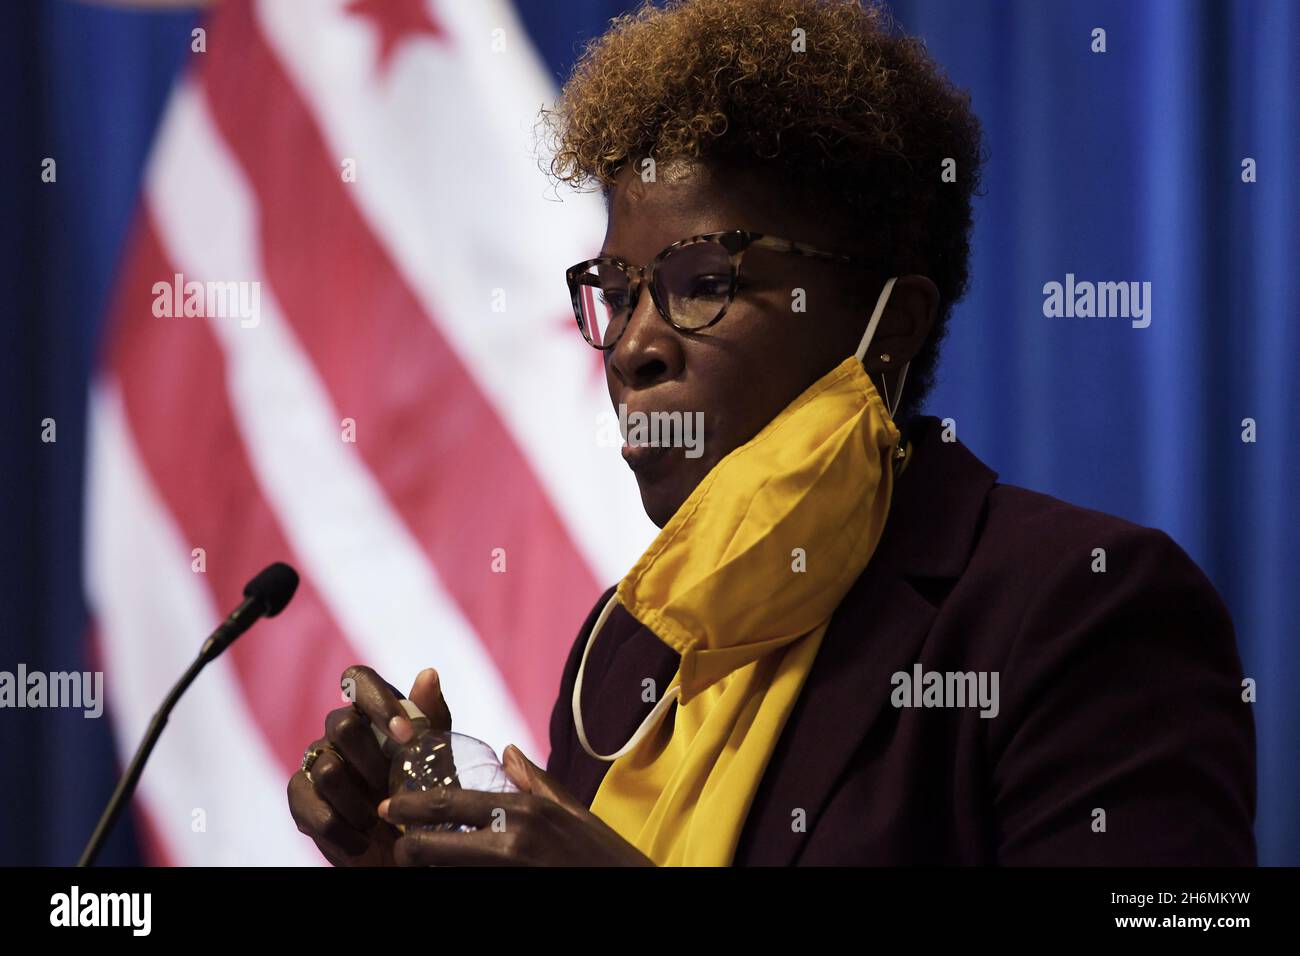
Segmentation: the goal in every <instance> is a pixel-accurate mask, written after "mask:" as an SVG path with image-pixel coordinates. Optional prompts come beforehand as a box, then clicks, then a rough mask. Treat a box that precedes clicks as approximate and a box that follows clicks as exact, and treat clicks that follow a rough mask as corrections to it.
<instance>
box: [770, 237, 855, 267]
mask: <svg viewBox="0 0 1300 956" xmlns="http://www.w3.org/2000/svg"><path fill="white" fill-rule="evenodd" d="M750 245H751V246H755V247H757V248H759V249H771V250H772V251H774V252H792V253H794V254H795V255H799V256H808V257H809V258H812V259H829V260H831V261H834V262H856V261H857V260H856V258H855V257H854V256H847V255H845V254H844V253H842V252H828V251H826V250H825V249H818V248H816V247H815V246H809V245H805V244H804V243H802V242H794V241H792V240H788V239H778V238H776V237H775V236H760V237H759V238H757V239H755V240H754V241H753V242H752V243H750Z"/></svg>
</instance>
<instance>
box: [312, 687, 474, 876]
mask: <svg viewBox="0 0 1300 956" xmlns="http://www.w3.org/2000/svg"><path fill="white" fill-rule="evenodd" d="M342 687H343V688H344V689H345V691H350V692H351V693H350V695H349V696H350V697H351V698H352V701H353V703H352V705H351V706H350V707H340V708H339V709H338V710H332V711H330V712H329V714H327V715H326V717H325V736H324V737H322V738H321V739H319V740H316V741H314V742H313V743H312V744H311V749H313V750H320V751H321V754H320V756H318V757H317V758H316V760H315V762H314V763H313V764H312V765H311V771H310V775H309V774H307V773H304V772H303V771H301V770H299V771H298V772H297V773H295V774H294V775H293V776H292V777H290V778H289V812H290V813H292V814H293V820H294V822H295V823H296V824H297V825H298V829H299V830H300V831H301V832H303V833H305V834H307V836H309V837H311V838H312V839H313V840H314V841H315V842H316V846H317V847H318V848H319V849H320V851H321V853H322V854H323V855H324V856H325V858H326V859H327V860H329V861H330V862H331V863H333V864H334V865H335V866H392V865H394V862H393V843H394V842H395V841H396V840H397V838H398V837H399V836H401V834H400V833H399V832H398V831H397V829H396V828H395V827H393V826H392V825H391V824H388V823H385V822H384V821H383V820H381V819H380V818H379V816H378V814H376V812H375V808H376V807H377V806H378V805H379V802H380V801H381V800H383V799H384V798H386V797H387V796H388V758H387V757H385V756H384V753H383V751H382V750H380V748H379V742H378V741H377V740H376V739H375V735H374V732H373V731H372V730H371V724H374V726H376V727H382V728H384V729H385V732H386V733H387V734H388V735H389V736H390V737H392V738H393V739H394V740H396V741H397V742H398V743H405V742H406V741H408V740H410V739H411V734H412V727H411V721H410V719H409V718H408V717H407V716H406V711H405V710H403V709H402V705H401V704H400V703H399V699H398V697H397V695H396V694H394V693H393V691H392V689H391V688H390V687H389V685H388V683H387V681H385V680H384V679H383V678H382V677H380V676H379V675H378V674H376V673H375V672H374V671H373V670H371V669H370V668H369V667H361V666H353V667H349V668H348V669H347V670H346V671H344V672H343V678H342ZM408 696H409V697H410V699H411V700H412V701H413V702H414V703H415V706H417V707H419V708H420V710H421V711H422V712H423V713H424V715H425V716H426V717H428V718H429V722H430V724H431V726H432V727H433V728H434V729H435V730H451V711H450V710H448V708H447V703H446V701H444V700H443V697H442V687H441V685H440V684H439V682H438V672H437V671H435V670H434V669H433V668H431V667H429V668H426V669H425V670H422V671H421V672H420V673H419V675H418V676H417V677H416V678H415V684H414V685H412V687H411V693H410V694H409V695H408Z"/></svg>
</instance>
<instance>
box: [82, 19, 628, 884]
mask: <svg viewBox="0 0 1300 956" xmlns="http://www.w3.org/2000/svg"><path fill="white" fill-rule="evenodd" d="M193 43H194V46H193V52H192V54H191V58H190V67H189V69H188V70H187V71H186V72H185V74H184V76H183V78H182V79H181V81H180V82H179V83H178V85H177V87H176V89H175V90H174V91H173V93H172V96H171V99H170V102H169V104H168V107H167V110H166V114H165V118H164V122H163V125H162V129H161V131H160V133H159V135H158V138H157V140H156V142H155V144H154V147H153V150H152V153H151V156H150V160H149V163H148V168H147V170H146V173H145V181H144V186H143V190H142V198H141V202H140V206H139V210H138V213H137V215H136V219H135V224H134V227H133V234H132V236H131V239H130V241H129V243H128V247H127V251H126V254H125V256H124V258H123V261H122V264H121V269H120V274H119V276H118V278H117V282H116V293H115V295H114V299H113V304H112V307H111V314H110V317H109V326H108V331H107V333H106V340H105V345H104V348H103V350H102V356H101V360H100V363H99V367H98V370H97V374H96V378H95V382H94V386H93V388H92V393H91V403H90V413H89V414H90V422H91V426H90V434H91V439H90V452H89V466H88V478H87V481H88V488H87V496H86V502H87V503H86V508H87V513H86V537H87V543H86V550H85V554H86V558H85V561H86V567H85V577H86V582H87V589H88V598H89V603H90V606H91V609H92V615H93V622H94V629H93V635H94V648H95V654H96V656H97V658H98V666H99V667H100V668H102V669H103V670H104V672H105V690H106V693H107V696H108V701H109V712H110V713H111V714H112V715H113V718H114V722H115V723H114V738H115V741H116V745H117V749H118V753H119V756H120V757H121V759H122V760H123V762H125V761H126V760H128V759H129V758H130V755H131V754H132V753H133V752H134V749H135V747H136V745H137V744H138V742H139V740H140V738H141V737H142V735H143V733H144V731H145V728H146V727H147V724H148V722H149V720H150V718H151V716H152V714H153V712H154V710H155V709H156V708H157V706H158V705H159V704H160V702H161V700H162V698H163V696H164V695H165V693H166V692H167V690H168V689H169V688H170V686H171V685H172V683H173V682H174V681H175V680H176V679H177V677H179V675H180V674H181V673H182V671H183V670H184V668H185V667H186V666H187V665H188V664H189V662H190V661H191V660H192V659H193V657H194V655H195V653H196V652H197V650H198V647H199V644H200V642H201V640H202V638H203V637H204V636H205V635H206V634H207V633H208V632H209V631H211V629H212V628H213V627H214V626H215V625H216V624H217V623H218V622H219V621H220V619H221V617H222V615H223V614H224V613H226V612H227V611H228V610H229V609H230V608H231V607H233V606H234V605H235V604H236V603H238V600H239V599H240V596H241V593H242V588H243V585H244V583H245V581H246V580H247V579H248V578H250V577H251V576H252V575H253V574H255V573H256V572H257V571H258V570H260V569H261V568H262V567H263V566H265V565H266V564H268V563H270V562H272V561H276V560H284V561H287V562H289V563H290V564H292V565H293V566H294V567H296V568H297V569H298V571H299V572H300V574H301V575H302V583H301V585H300V587H299V589H298V592H297V595H296V596H295V598H294V600H293V601H292V602H291V604H290V605H289V607H288V608H287V609H286V611H285V612H284V613H283V614H282V615H281V616H280V617H277V618H275V619H274V620H273V621H270V622H266V623H263V624H261V625H259V626H258V627H257V628H256V629H255V630H254V631H253V632H251V633H249V634H248V635H246V636H244V637H243V638H241V639H240V640H239V641H237V642H236V643H235V644H234V645H233V646H232V647H231V649H230V650H229V651H228V652H227V653H226V654H225V655H224V656H223V657H222V658H220V659H218V660H217V661H216V662H215V663H214V664H212V665H211V666H209V667H208V669H207V670H206V671H205V672H204V673H203V675H202V676H201V678H200V679H199V680H198V681H197V682H196V683H195V684H194V686H193V687H191V688H190V690H189V691H188V693H187V695H186V696H185V698H184V699H183V700H182V701H181V703H180V704H179V706H178V707H177V709H176V711H175V713H174V714H173V716H172V719H171V722H170V726H169V728H168V730H167V731H166V733H165V734H164V735H163V738H162V740H161V742H160V744H159V745H158V748H157V749H156V751H155V752H154V755H153V757H152V758H151V761H150V764H149V766H148V768H147V770H146V772H145V774H144V776H143V778H142V780H141V783H140V788H139V791H138V795H137V808H138V816H137V819H138V821H139V822H140V823H141V824H142V825H143V826H142V831H143V834H144V839H145V843H146V849H147V856H148V857H149V858H150V859H151V860H152V861H153V862H156V863H167V864H182V865H200V864H213V865H229V864H241V865H249V864H313V863H320V862H321V861H322V858H321V857H320V855H319V854H318V853H317V852H316V850H315V848H314V846H313V845H312V844H311V842H310V841H309V840H308V839H307V838H305V837H303V836H302V835H301V834H299V833H298V832H297V830H296V828H295V826H294V824H293V821H292V819H291V818H290V815H289V810H288V804H287V798H286V793H285V791H286V786H287V784H288V781H289V778H290V776H291V774H292V773H293V772H294V771H295V770H296V769H297V768H298V766H299V762H300V760H301V757H302V753H303V751H304V749H305V748H306V747H307V745H308V744H310V743H311V742H312V741H314V740H316V739H317V738H319V737H321V736H323V733H324V718H325V715H326V713H327V712H328V711H329V710H331V709H333V708H336V707H340V706H344V702H343V700H342V697H341V693H340V688H339V679H340V676H341V674H342V672H343V670H344V669H345V668H346V667H348V666H349V665H352V664H358V663H364V664H369V665H370V666H372V667H374V668H375V669H376V670H377V671H378V672H379V673H380V674H381V675H382V676H384V677H385V678H387V679H388V680H389V681H390V682H391V683H393V684H394V685H396V686H398V687H399V688H401V689H403V690H405V689H407V688H408V687H409V685H410V683H411V681H412V680H413V679H414V677H415V675H416V673H417V672H418V671H419V670H420V669H422V668H424V667H426V666H433V667H436V668H437V669H438V671H439V673H440V675H441V678H442V684H443V687H444V692H445V694H446V696H447V700H448V703H449V705H450V708H451V712H452V716H453V722H454V728H455V729H456V730H457V731H459V732H462V733H466V734H469V735H471V736H474V737H478V738H480V739H482V740H484V741H486V742H487V743H488V744H489V745H491V746H492V747H493V748H494V749H495V750H496V751H497V752H498V753H500V751H501V750H502V748H503V747H504V746H505V745H506V744H507V743H515V744H517V745H518V746H519V747H520V748H521V749H522V750H523V751H524V752H525V753H526V754H528V755H529V756H530V757H533V759H534V760H535V761H537V762H538V763H542V762H544V760H545V757H546V755H547V751H548V749H549V744H548V739H547V725H548V721H549V716H550V712H551V707H552V705H553V704H554V702H555V695H556V692H557V688H558V683H559V675H560V671H561V668H562V665H563V662H564V658H565V655H566V654H567V652H568V650H569V648H570V646H571V645H572V642H573V640H574V637H575V635H576V633H577V629H578V627H579V626H580V624H581V622H582V620H583V618H584V617H585V615H586V614H587V613H588V612H589V611H590V609H591V606H592V605H593V603H594V602H595V600H596V598H597V597H598V596H599V594H600V592H601V591H602V590H603V589H604V588H605V587H607V586H609V585H610V584H612V583H613V582H614V581H616V580H617V579H618V578H619V577H620V576H621V575H622V574H623V573H624V572H625V571H626V569H627V568H628V567H629V566H630V565H631V563H632V562H633V561H634V560H635V558H636V556H637V555H638V554H639V553H640V551H641V550H642V549H643V548H644V546H645V545H646V544H647V543H648V542H649V540H650V539H651V537H652V535H653V531H654V529H653V527H652V526H651V525H650V524H649V522H648V520H647V519H646V518H645V516H644V514H643V512H642V510H641V507H640V504H639V500H638V498H637V495H636V487H635V483H634V482H633V481H632V479H631V477H630V475H628V473H627V471H626V468H625V466H624V465H623V463H622V461H621V459H620V457H619V455H618V454H617V452H616V450H614V449H611V448H609V447H605V446H606V445H607V444H608V443H607V442H602V441H601V440H600V439H599V435H600V432H601V423H602V421H603V420H604V417H606V416H607V415H608V396H607V393H606V390H605V386H604V376H603V369H602V366H601V362H600V356H599V354H598V353H597V352H596V351H595V350H592V349H590V348H589V347H587V346H586V345H584V344H583V342H582V341H581V339H580V335H579V333H578V330H577V328H576V324H575V323H574V320H573V315H572V311H571V309H570V308H569V304H568V298H567V292H566V290H565V287H564V280H563V271H564V268H565V266H567V265H568V264H570V263H572V262H576V261H578V260H580V259H584V258H587V257H589V256H591V255H593V254H595V251H596V250H598V248H599V246H600V241H601V235H602V232H603V227H604V221H603V207H602V204H601V202H600V201H599V199H597V198H595V197H594V196H592V195H590V194H576V195H575V194H572V193H570V192H569V190H568V189H567V187H563V186H560V187H557V186H556V185H555V184H554V183H552V182H551V181H550V180H549V179H548V177H547V176H546V174H545V172H544V169H543V167H544V165H545V161H546V160H545V152H544V141H542V140H540V139H539V135H538V111H539V109H540V108H541V107H542V106H543V105H544V104H546V103H548V102H550V101H551V100H552V99H553V98H554V96H555V94H556V90H555V89H554V84H553V83H552V82H551V81H550V80H549V78H548V77H547V76H546V75H545V73H544V71H543V69H542V68H541V66H540V64H539V62H538V59H537V56H536V54H535V52H534V51H533V50H532V49H531V48H530V46H529V42H528V37H527V35H526V32H525V31H524V29H523V28H522V26H521V25H520V23H519V22H518V20H517V18H516V16H515V13H514V10H513V8H512V7H511V5H510V4H509V3H506V2H503V0H487V2H475V3H461V2H452V0H438V2H434V0H383V2H377V0H329V2H319V3H313V4H310V5H306V4H297V3H295V4H285V3H275V2H269V0H268V2H263V3H251V2H246V0H228V2H225V3H222V4H219V5H217V6H216V7H215V9H214V11H213V13H212V15H211V17H210V18H209V19H208V20H207V21H205V22H204V24H203V25H202V27H200V28H199V30H198V31H196V33H195V35H194V37H193Z"/></svg>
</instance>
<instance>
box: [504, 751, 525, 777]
mask: <svg viewBox="0 0 1300 956" xmlns="http://www.w3.org/2000/svg"><path fill="white" fill-rule="evenodd" d="M505 763H506V766H507V767H509V768H510V769H511V770H513V771H514V772H515V773H516V774H523V773H524V760H523V754H521V753H520V752H519V748H518V747H516V746H515V745H514V744H510V746H508V747H506V754H505Z"/></svg>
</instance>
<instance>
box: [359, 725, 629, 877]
mask: <svg viewBox="0 0 1300 956" xmlns="http://www.w3.org/2000/svg"><path fill="white" fill-rule="evenodd" d="M504 763H505V769H506V773H507V774H508V775H509V777H510V779H511V780H512V781H513V782H514V784H515V786H517V787H518V788H519V789H520V790H521V791H522V792H521V793H486V792H483V791H480V790H461V789H458V788H450V787H449V788H439V789H437V790H426V791H423V792H415V791H412V792H409V793H399V794H398V795H397V796H395V797H392V798H390V799H388V800H385V801H384V802H383V803H381V804H380V805H379V815H380V816H381V817H383V818H384V819H385V820H387V821H388V822H390V823H402V824H408V825H410V824H413V825H414V826H408V827H407V830H406V832H405V833H404V834H403V835H402V836H401V837H400V838H399V839H398V840H397V842H396V843H395V844H394V845H393V858H394V859H395V861H396V862H397V864H398V865H399V866H654V863H653V861H651V860H650V858H649V857H647V856H645V855H644V854H643V853H642V852H641V851H640V850H638V849H637V848H636V847H634V846H633V845H632V844H630V843H628V842H627V841H626V840H624V839H623V838H622V837H621V836H619V835H618V834H617V833H616V832H614V831H613V830H612V829H610V827H609V826H608V825H607V824H606V823H605V822H604V821H603V820H601V819H600V818H599V817H597V816H596V815H595V814H594V813H592V812H591V811H590V810H588V809H587V808H586V807H584V806H583V805H582V804H581V803H579V802H578V800H577V799H576V798H574V796H573V795H572V794H571V793H569V792H568V791H567V790H565V789H564V788H563V787H562V786H560V785H559V784H558V783H557V782H556V781H555V780H553V779H552V778H551V777H550V776H549V775H548V774H547V773H546V771H544V770H542V769H541V768H540V767H538V766H537V765H536V764H534V763H533V762H532V761H530V760H529V759H528V758H527V757H525V756H524V755H523V754H522V753H520V752H519V749H518V748H517V747H515V746H513V745H511V746H509V747H507V748H506V751H505V760H504ZM431 823H433V824H436V823H459V824H467V825H469V826H474V827H478V828H479V829H477V830H473V831H471V832H468V833H462V832H459V831H456V830H423V829H416V828H415V827H418V826H419V825H420V824H431Z"/></svg>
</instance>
